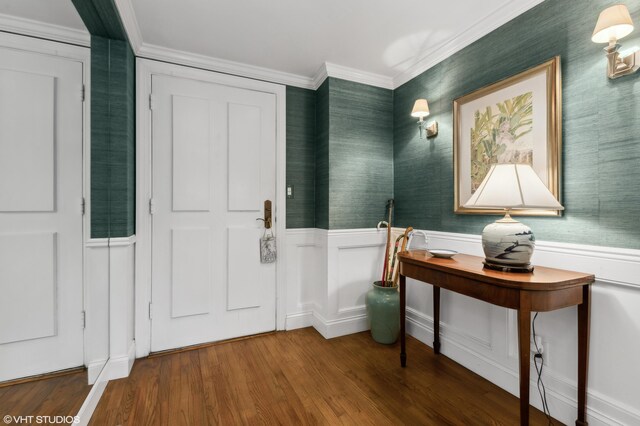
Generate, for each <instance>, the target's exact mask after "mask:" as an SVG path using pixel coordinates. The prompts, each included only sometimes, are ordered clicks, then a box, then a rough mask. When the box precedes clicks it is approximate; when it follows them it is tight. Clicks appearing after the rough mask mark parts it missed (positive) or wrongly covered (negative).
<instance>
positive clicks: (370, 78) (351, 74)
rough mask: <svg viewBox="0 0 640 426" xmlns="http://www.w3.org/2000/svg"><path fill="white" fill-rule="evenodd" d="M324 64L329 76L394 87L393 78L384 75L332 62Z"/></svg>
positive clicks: (389, 87) (377, 85) (387, 87)
mask: <svg viewBox="0 0 640 426" xmlns="http://www.w3.org/2000/svg"><path fill="white" fill-rule="evenodd" d="M324 66H325V69H326V72H327V75H328V76H329V77H335V78H340V79H342V80H349V81H354V82H356V83H362V84H367V85H369V86H375V87H382V88H383V89H393V88H394V87H393V78H392V77H388V76H386V75H381V74H374V73H372V72H368V71H362V70H357V69H355V68H349V67H343V66H342V65H337V64H332V63H330V62H325V63H324Z"/></svg>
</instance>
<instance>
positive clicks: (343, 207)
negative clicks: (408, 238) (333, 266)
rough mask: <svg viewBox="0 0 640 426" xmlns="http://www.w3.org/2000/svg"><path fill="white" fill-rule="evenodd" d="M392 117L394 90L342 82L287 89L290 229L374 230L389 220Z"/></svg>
mask: <svg viewBox="0 0 640 426" xmlns="http://www.w3.org/2000/svg"><path fill="white" fill-rule="evenodd" d="M314 95H315V96H314ZM314 100H315V103H314ZM392 110H393V96H392V91H391V90H387V89H380V88H377V87H372V86H367V85H365V84H360V83H353V82H350V81H346V80H341V79H337V78H332V77H330V78H327V79H326V80H325V81H324V83H323V84H322V85H321V86H320V87H319V88H318V90H317V91H316V92H313V91H310V90H303V89H295V88H291V87H288V88H287V182H288V183H290V184H293V185H294V187H295V199H293V200H291V199H290V200H288V201H287V227H288V228H304V227H316V228H322V229H348V228H370V227H372V226H375V225H376V224H377V223H378V221H379V220H381V219H383V218H384V214H385V204H386V201H387V200H388V199H389V198H391V196H392V193H393V125H392V120H393V115H392ZM302 126H306V127H307V128H306V129H305V130H303V129H302V128H301V127H302ZM313 154H315V155H313ZM312 179H313V180H314V182H313V183H312V182H311V180H312ZM303 191H304V192H303ZM298 198H299V199H298Z"/></svg>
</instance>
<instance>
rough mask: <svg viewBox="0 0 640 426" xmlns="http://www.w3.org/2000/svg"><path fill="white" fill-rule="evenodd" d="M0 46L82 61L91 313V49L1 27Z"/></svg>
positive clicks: (84, 352) (83, 265) (84, 231)
mask: <svg viewBox="0 0 640 426" xmlns="http://www.w3.org/2000/svg"><path fill="white" fill-rule="evenodd" d="M5 18H6V16H5ZM0 46H1V47H4V48H8V49H15V50H19V51H23V52H30V53H36V54H41V55H46V56H53V57H56V58H62V59H66V60H69V61H75V62H79V63H81V64H82V84H83V85H84V87H85V91H84V92H85V93H84V102H83V105H82V197H83V198H84V201H85V205H84V214H83V215H82V239H81V244H82V258H81V259H80V261H81V265H80V268H81V271H82V275H81V276H82V309H83V310H84V311H85V312H88V310H89V306H87V297H86V293H87V286H88V285H90V282H89V280H88V279H87V276H86V274H87V268H86V257H87V243H88V242H89V241H90V238H91V49H90V48H89V47H83V46H78V45H75V44H69V43H65V42H63V41H57V40H48V39H42V38H38V37H35V36H32V35H29V34H14V33H10V32H5V31H2V30H0ZM78 89H79V91H78V97H81V96H82V92H81V90H82V88H78ZM79 201H80V200H79ZM81 208H82V206H81V205H80V204H79V205H78V210H80V209H81ZM89 330H90V329H89V328H88V327H85V329H84V330H83V333H82V359H83V364H84V366H88V365H89V363H90V360H89V359H87V354H88V353H89V352H90V351H89V350H88V348H87V345H88V344H90V343H91V339H87V332H88V331H89Z"/></svg>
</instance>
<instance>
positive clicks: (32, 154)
mask: <svg viewBox="0 0 640 426" xmlns="http://www.w3.org/2000/svg"><path fill="white" fill-rule="evenodd" d="M82 73H83V70H82V63H80V62H76V61H72V60H67V59H63V58H58V57H54V56H48V55H42V54H36V53H30V52H25V51H20V50H14V49H7V48H0V381H5V380H11V379H16V378H20V377H25V376H30V375H35V374H42V373H48V372H51V371H55V370H62V369H66V368H72V367H78V366H82V364H83V328H82V244H83V238H82V207H81V203H82V131H83V129H82V114H83V112H82V110H83V109H82V98H81V91H82V82H83V77H82Z"/></svg>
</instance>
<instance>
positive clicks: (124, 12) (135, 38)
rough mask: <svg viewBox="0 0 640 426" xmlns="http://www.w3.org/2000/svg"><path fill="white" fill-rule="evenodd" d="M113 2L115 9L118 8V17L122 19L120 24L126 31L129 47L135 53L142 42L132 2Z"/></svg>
mask: <svg viewBox="0 0 640 426" xmlns="http://www.w3.org/2000/svg"><path fill="white" fill-rule="evenodd" d="M115 2H116V9H118V13H119V14H120V19H121V20H122V25H124V30H125V31H126V33H127V38H129V44H131V49H133V52H134V53H135V54H136V55H137V54H138V52H139V50H140V47H142V43H143V42H142V31H140V25H138V20H137V19H136V13H135V10H134V9H133V4H131V0H115Z"/></svg>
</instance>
